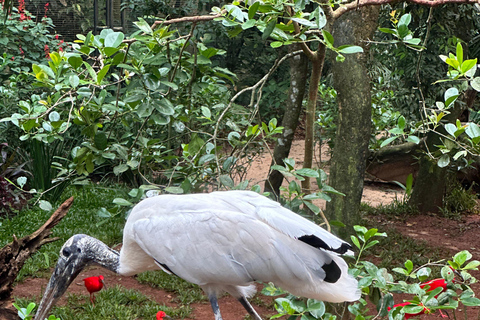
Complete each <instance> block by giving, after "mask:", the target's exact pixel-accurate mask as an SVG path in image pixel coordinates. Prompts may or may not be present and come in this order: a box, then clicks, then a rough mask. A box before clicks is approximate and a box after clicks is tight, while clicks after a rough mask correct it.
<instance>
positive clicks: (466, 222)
mask: <svg viewBox="0 0 480 320" xmlns="http://www.w3.org/2000/svg"><path fill="white" fill-rule="evenodd" d="M291 157H293V158H295V159H303V142H302V141H294V144H293V146H292V153H291ZM316 159H317V165H318V166H320V167H322V166H323V165H324V162H325V161H326V160H328V159H329V155H328V154H327V153H323V154H322V155H321V156H320V153H319V152H318V150H317V155H316ZM270 162H271V158H270V156H269V155H268V154H264V155H263V156H261V157H259V159H258V160H257V161H255V163H254V164H253V165H252V167H251V168H250V169H249V171H248V176H247V179H251V180H252V184H255V183H259V184H260V185H261V186H262V187H263V181H264V180H265V179H266V177H267V174H268V168H269V166H270ZM297 164H298V165H299V166H301V162H297ZM402 197H403V192H402V189H401V188H399V187H396V186H395V185H387V184H381V183H374V182H369V183H366V184H365V189H364V195H363V199H362V200H363V202H366V203H369V204H370V205H372V206H377V205H380V204H384V205H385V204H388V203H391V202H392V201H394V200H395V199H398V200H400V199H401V198H402ZM320 205H321V206H322V205H323V204H321V203H320ZM373 219H375V220H376V223H378V228H379V229H381V230H382V231H388V229H389V228H394V229H396V230H397V231H399V232H400V233H402V234H404V235H406V236H409V237H412V238H414V239H417V240H424V241H426V242H427V244H428V245H430V246H432V247H441V248H444V250H445V255H444V256H445V257H446V258H448V257H451V255H453V254H454V253H456V252H458V251H461V250H469V251H470V252H471V253H472V254H473V258H474V259H477V260H478V259H480V216H479V215H471V216H465V217H463V220H460V221H455V220H449V219H444V218H439V217H434V216H416V217H410V218H407V219H404V218H401V219H400V218H399V219H398V220H393V221H392V219H391V217H389V218H388V219H387V218H386V217H382V216H376V217H373ZM99 274H102V275H104V276H105V283H106V285H107V286H116V285H117V284H119V285H122V286H124V287H126V288H128V289H136V290H139V291H141V292H142V293H144V294H145V295H147V296H149V297H151V298H152V299H153V300H154V301H156V302H158V303H159V304H165V305H167V306H175V302H174V297H173V296H172V294H171V293H168V292H165V291H163V290H158V289H154V288H151V287H150V286H147V285H142V284H139V283H138V282H137V281H136V280H135V278H132V277H121V276H118V275H116V274H113V273H111V272H109V271H106V270H104V269H101V270H99V269H98V268H90V269H88V270H86V271H85V272H83V273H82V274H80V275H79V277H78V278H77V280H76V281H75V282H74V283H73V284H72V285H71V286H70V288H69V291H68V292H69V293H72V294H81V295H84V296H85V299H88V297H87V292H86V290H85V288H84V286H83V281H82V279H83V278H85V277H89V276H93V275H99ZM474 276H475V277H477V278H480V273H479V272H476V273H474ZM47 281H48V280H47V279H27V280H26V281H25V282H24V283H20V284H18V285H17V286H16V287H15V290H14V293H13V295H14V296H15V297H28V298H33V299H35V300H37V301H38V299H39V297H40V295H41V292H42V291H43V290H44V288H45V286H46V284H47ZM474 290H475V292H476V293H477V296H479V295H480V287H479V286H478V285H477V286H475V287H474ZM403 298H404V297H396V303H399V302H402V299H403ZM405 298H407V297H405ZM219 303H220V309H221V311H222V315H223V316H224V319H225V320H238V319H243V317H244V316H245V315H246V312H245V311H244V309H243V307H242V306H241V305H240V304H239V303H238V302H237V301H236V300H235V299H233V298H232V297H230V296H225V297H222V298H221V299H220V302H219ZM267 304H268V301H267ZM191 307H192V308H193V309H194V311H193V316H194V318H195V319H202V320H203V319H213V314H212V311H211V308H210V305H209V304H208V303H197V304H192V305H191ZM255 308H256V309H257V311H258V312H259V313H260V314H261V315H262V316H263V317H264V318H265V319H268V318H269V317H270V316H271V315H272V314H274V313H275V312H274V311H273V310H271V309H270V310H269V309H267V308H265V307H263V306H255ZM479 312H480V309H479V308H469V311H468V317H467V318H466V319H472V320H474V319H480V318H478V317H479V316H480V314H479ZM450 318H451V319H453V315H452V313H450ZM457 318H458V319H463V318H464V317H463V314H459V313H458V312H457ZM418 319H429V320H434V319H446V318H443V317H441V316H440V315H439V314H433V315H428V316H422V317H420V318H418ZM132 320H133V319H132Z"/></svg>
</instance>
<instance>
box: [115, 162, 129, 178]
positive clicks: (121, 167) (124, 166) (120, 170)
mask: <svg viewBox="0 0 480 320" xmlns="http://www.w3.org/2000/svg"><path fill="white" fill-rule="evenodd" d="M127 170H128V165H127V164H125V163H122V164H119V165H118V166H115V167H113V173H114V174H115V175H116V176H118V175H119V174H121V173H123V172H125V171H127Z"/></svg>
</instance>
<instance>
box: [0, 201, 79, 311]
mask: <svg viewBox="0 0 480 320" xmlns="http://www.w3.org/2000/svg"><path fill="white" fill-rule="evenodd" d="M72 204H73V197H71V198H69V199H67V200H66V201H65V202H64V203H63V204H62V205H61V206H60V207H59V208H58V209H57V210H56V211H55V212H54V213H53V214H52V216H51V217H50V218H49V219H48V220H47V222H45V224H44V225H43V226H41V227H40V228H39V229H38V230H37V231H35V232H34V233H32V234H30V235H28V236H25V237H23V238H21V239H17V237H16V236H15V235H13V241H12V242H11V243H9V244H7V245H6V246H5V247H3V248H1V249H0V315H5V316H6V315H7V314H8V313H9V312H11V310H8V309H5V305H6V304H7V303H8V302H9V299H10V296H11V294H12V290H13V284H14V281H15V279H16V278H17V275H18V272H19V271H20V270H21V269H22V267H23V265H24V264H25V262H26V261H27V259H28V258H30V257H31V256H32V255H33V254H34V253H35V252H37V251H38V250H39V249H40V247H41V246H43V245H44V244H47V243H50V242H53V241H57V240H58V239H59V238H56V237H55V238H52V237H50V235H51V234H52V228H53V227H55V226H56V225H57V224H58V223H59V222H60V220H62V219H63V217H65V215H66V214H67V212H68V210H69V209H70V207H71V206H72ZM0 318H1V317H0ZM17 319H18V318H17Z"/></svg>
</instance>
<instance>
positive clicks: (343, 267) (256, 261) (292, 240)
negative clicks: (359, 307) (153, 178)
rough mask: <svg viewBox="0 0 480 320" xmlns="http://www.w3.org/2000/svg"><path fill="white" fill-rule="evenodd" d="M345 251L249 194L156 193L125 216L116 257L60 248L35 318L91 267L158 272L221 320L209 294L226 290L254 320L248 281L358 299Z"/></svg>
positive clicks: (80, 246)
mask: <svg viewBox="0 0 480 320" xmlns="http://www.w3.org/2000/svg"><path fill="white" fill-rule="evenodd" d="M350 249H351V246H350V245H349V244H348V243H346V242H344V241H342V240H340V239H339V238H337V237H336V236H334V235H332V234H331V233H329V232H327V231H326V230H325V229H323V228H321V227H319V226H317V225H316V224H314V223H312V222H311V221H309V220H307V219H305V218H303V217H301V216H299V215H298V214H296V213H293V212H292V211H290V210H288V209H285V208H283V207H282V206H281V205H280V204H279V203H277V202H275V201H272V200H270V199H268V198H266V197H264V196H261V195H259V194H257V193H255V192H251V191H219V192H212V193H209V194H190V195H160V196H156V197H152V198H148V199H145V200H143V201H141V202H140V203H139V204H137V205H136V206H135V207H134V208H133V210H132V211H131V213H130V215H129V217H128V219H127V222H126V225H125V228H124V231H123V246H122V249H121V250H120V253H118V252H117V251H115V250H113V249H110V248H109V247H108V246H107V245H105V244H104V243H103V242H101V241H100V240H98V239H95V238H92V237H90V236H87V235H81V234H77V235H74V236H73V237H71V238H70V239H69V240H67V242H66V243H65V244H64V245H63V247H62V249H61V251H60V257H59V259H58V263H57V266H56V267H55V270H54V272H53V274H52V277H51V278H50V281H49V283H48V286H47V288H46V290H45V293H44V296H43V299H42V301H41V303H40V306H39V309H38V312H37V315H36V318H35V319H37V320H43V319H44V318H45V317H46V315H47V313H48V311H49V310H50V309H51V307H52V306H53V305H54V303H55V302H56V300H57V299H58V298H60V297H61V295H62V294H63V293H64V292H65V291H66V289H67V287H68V286H69V285H70V283H71V282H72V281H73V279H74V278H75V277H76V276H77V275H78V274H79V273H80V271H81V270H82V269H83V268H84V267H85V266H87V265H89V264H92V263H96V264H99V265H101V266H103V267H105V268H107V269H110V270H112V271H114V272H117V273H119V274H122V275H125V276H130V275H134V274H137V273H140V272H143V271H147V270H158V269H161V270H163V271H165V272H167V273H170V274H174V275H177V276H179V277H180V278H183V279H185V280H187V281H189V282H192V283H195V284H197V285H199V286H200V287H201V288H202V289H203V290H204V291H205V293H206V294H207V296H208V298H209V300H210V303H211V305H212V309H213V312H214V314H215V320H221V319H222V317H221V315H220V309H219V307H218V302H217V295H218V294H219V293H220V292H224V291H226V292H228V293H230V294H231V295H232V296H234V297H235V298H237V299H238V300H239V301H240V303H241V304H242V305H243V306H244V307H245V309H246V310H247V312H248V313H249V314H250V315H251V316H252V317H253V319H255V320H261V317H260V316H259V315H258V314H257V312H256V311H255V310H254V309H253V307H252V306H251V305H250V303H249V302H248V301H247V298H249V297H251V296H252V295H253V294H254V293H255V285H254V281H262V282H273V283H274V284H275V285H277V286H279V287H281V288H282V289H284V290H287V291H288V292H290V293H292V294H294V295H296V296H303V297H307V298H313V299H317V300H323V301H328V302H343V301H355V300H358V299H359V298H360V290H359V289H358V283H357V281H356V280H355V279H354V278H353V277H352V276H351V275H349V274H348V266H347V264H346V263H345V261H344V260H343V259H342V258H341V257H339V254H344V253H351V251H350Z"/></svg>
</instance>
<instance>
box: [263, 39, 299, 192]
mask: <svg viewBox="0 0 480 320" xmlns="http://www.w3.org/2000/svg"><path fill="white" fill-rule="evenodd" d="M298 49H299V47H298V46H297V45H292V46H289V52H293V51H295V50H298ZM307 71H308V59H307V57H306V56H305V55H304V54H300V55H296V56H294V57H293V58H291V59H290V89H289V90H288V97H287V101H286V102H285V113H284V115H283V120H282V126H283V127H284V129H283V133H282V135H281V136H280V137H279V138H278V139H277V144H276V145H275V149H274V151H273V159H272V166H273V165H275V164H278V165H283V159H285V158H288V154H289V153H290V147H291V146H292V141H293V138H294V135H295V130H296V129H297V125H298V118H299V116H300V113H301V111H302V101H303V97H304V95H305V86H306V82H307ZM282 182H283V175H282V174H281V173H280V172H279V171H277V170H273V171H271V172H270V174H269V176H268V180H267V181H265V191H267V192H271V193H273V194H274V195H275V196H276V197H277V198H278V196H279V195H280V186H281V185H282Z"/></svg>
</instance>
